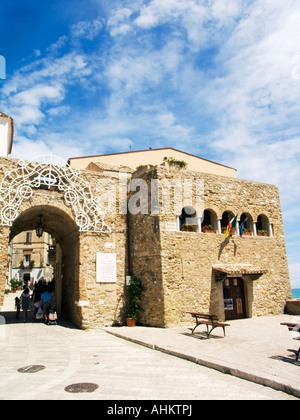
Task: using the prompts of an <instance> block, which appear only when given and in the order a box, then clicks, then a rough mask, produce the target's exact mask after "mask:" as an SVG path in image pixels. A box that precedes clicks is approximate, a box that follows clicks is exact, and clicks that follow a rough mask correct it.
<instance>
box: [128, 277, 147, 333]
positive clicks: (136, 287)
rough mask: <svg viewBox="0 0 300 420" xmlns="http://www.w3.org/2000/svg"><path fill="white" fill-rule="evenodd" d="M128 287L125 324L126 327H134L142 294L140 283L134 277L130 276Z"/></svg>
mask: <svg viewBox="0 0 300 420" xmlns="http://www.w3.org/2000/svg"><path fill="white" fill-rule="evenodd" d="M127 287H128V295H129V302H128V311H127V316H126V325H127V326H128V327H134V326H135V325H136V318H137V314H138V312H139V310H140V306H139V303H140V298H141V294H142V290H143V287H142V283H141V282H140V280H138V279H136V278H135V277H131V280H130V283H129V286H127Z"/></svg>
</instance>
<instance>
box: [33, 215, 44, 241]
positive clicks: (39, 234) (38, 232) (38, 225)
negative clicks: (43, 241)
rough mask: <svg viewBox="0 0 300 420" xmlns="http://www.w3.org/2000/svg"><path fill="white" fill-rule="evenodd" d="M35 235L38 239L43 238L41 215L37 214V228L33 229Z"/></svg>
mask: <svg viewBox="0 0 300 420" xmlns="http://www.w3.org/2000/svg"><path fill="white" fill-rule="evenodd" d="M35 233H36V236H37V237H38V238H41V237H42V236H43V233H44V226H43V224H42V215H41V214H39V221H38V224H37V227H36V228H35Z"/></svg>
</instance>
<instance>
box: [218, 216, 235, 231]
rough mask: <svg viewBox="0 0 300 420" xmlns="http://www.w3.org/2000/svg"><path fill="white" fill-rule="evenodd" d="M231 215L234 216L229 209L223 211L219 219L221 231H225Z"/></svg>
mask: <svg viewBox="0 0 300 420" xmlns="http://www.w3.org/2000/svg"><path fill="white" fill-rule="evenodd" d="M233 217H234V215H233V213H231V212H229V211H224V213H223V214H222V219H221V232H222V233H225V232H226V230H227V226H228V223H229V222H230V220H232V218H233Z"/></svg>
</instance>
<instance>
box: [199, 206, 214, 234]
mask: <svg viewBox="0 0 300 420" xmlns="http://www.w3.org/2000/svg"><path fill="white" fill-rule="evenodd" d="M201 230H202V232H204V233H216V230H217V218H216V215H215V213H214V212H213V211H212V210H204V213H203V221H202V226H201Z"/></svg>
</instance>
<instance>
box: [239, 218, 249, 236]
mask: <svg viewBox="0 0 300 420" xmlns="http://www.w3.org/2000/svg"><path fill="white" fill-rule="evenodd" d="M247 220H248V217H247V219H245V220H244V221H243V222H242V223H241V224H240V237H241V238H242V237H243V233H244V226H245V223H246V221H247Z"/></svg>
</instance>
